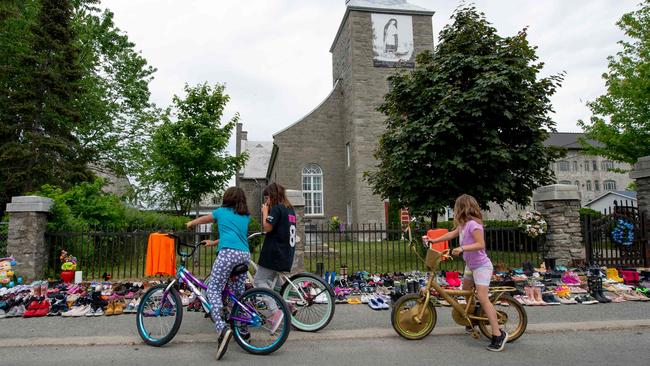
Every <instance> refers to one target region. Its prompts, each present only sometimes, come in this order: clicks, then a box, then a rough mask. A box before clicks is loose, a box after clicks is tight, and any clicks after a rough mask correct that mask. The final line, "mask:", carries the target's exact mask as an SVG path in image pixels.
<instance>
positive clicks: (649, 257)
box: [630, 156, 650, 266]
mask: <svg viewBox="0 0 650 366" xmlns="http://www.w3.org/2000/svg"><path fill="white" fill-rule="evenodd" d="M630 178H632V179H634V181H635V182H636V200H637V205H638V207H639V213H641V215H640V216H641V217H643V218H644V219H645V222H644V223H642V225H641V228H642V229H645V233H643V236H644V237H645V239H646V240H645V241H644V242H643V243H642V244H643V247H642V250H643V249H645V251H644V253H643V255H644V257H645V265H646V266H648V265H650V243H648V239H649V238H650V220H649V218H650V156H644V157H642V158H640V159H639V160H638V161H637V162H636V164H634V170H632V172H630ZM643 213H645V214H643Z"/></svg>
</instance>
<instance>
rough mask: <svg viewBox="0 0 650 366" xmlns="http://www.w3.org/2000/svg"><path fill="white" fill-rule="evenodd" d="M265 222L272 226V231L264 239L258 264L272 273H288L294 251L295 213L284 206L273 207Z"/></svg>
mask: <svg viewBox="0 0 650 366" xmlns="http://www.w3.org/2000/svg"><path fill="white" fill-rule="evenodd" d="M266 222H268V223H269V224H271V225H273V230H271V231H269V232H268V233H266V236H265V237H264V245H263V246H262V252H261V253H260V261H259V264H260V266H262V267H264V268H268V269H272V270H274V271H280V272H288V271H290V270H291V265H292V264H293V255H294V253H295V249H296V213H295V211H294V210H293V209H291V208H287V207H286V206H284V205H275V206H273V207H271V211H270V212H269V216H268V217H267V218H266Z"/></svg>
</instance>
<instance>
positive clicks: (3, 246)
mask: <svg viewBox="0 0 650 366" xmlns="http://www.w3.org/2000/svg"><path fill="white" fill-rule="evenodd" d="M8 229H9V223H8V222H0V258H1V257H5V256H7V234H8Z"/></svg>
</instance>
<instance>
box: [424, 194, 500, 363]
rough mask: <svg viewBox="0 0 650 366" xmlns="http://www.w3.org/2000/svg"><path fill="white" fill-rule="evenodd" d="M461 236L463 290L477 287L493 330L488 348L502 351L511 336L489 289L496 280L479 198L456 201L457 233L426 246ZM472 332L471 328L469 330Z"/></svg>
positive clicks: (466, 197)
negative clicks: (487, 245) (487, 248)
mask: <svg viewBox="0 0 650 366" xmlns="http://www.w3.org/2000/svg"><path fill="white" fill-rule="evenodd" d="M457 237H460V240H459V242H460V246H459V247H457V248H454V249H453V250H452V252H451V254H452V255H460V253H463V259H464V260H465V273H464V276H463V289H464V290H471V289H474V288H476V297H477V298H478V300H479V302H480V303H481V307H482V308H483V311H485V314H486V315H487V317H488V320H489V321H490V326H491V327H492V334H493V336H492V343H490V345H488V347H487V349H488V350H490V351H497V352H498V351H501V350H503V347H504V346H505V344H506V342H507V341H508V333H506V331H505V330H502V329H500V328H499V323H498V321H497V313H496V310H495V309H494V305H492V303H491V302H490V298H489V294H488V293H489V288H490V280H491V279H492V271H493V267H492V262H491V261H490V258H488V256H487V253H486V252H485V239H484V237H483V215H482V214H481V208H480V207H479V205H478V202H476V199H475V198H474V197H472V196H470V195H468V194H464V195H462V196H460V197H458V198H457V199H456V203H455V205H454V230H452V231H450V232H449V233H447V234H445V235H443V236H441V237H439V238H436V239H433V240H431V239H429V238H428V237H427V236H424V237H423V238H422V239H423V240H424V241H425V243H437V242H441V241H447V240H451V239H454V238H457ZM468 328H469V329H468V330H469V331H471V330H472V329H471V327H468Z"/></svg>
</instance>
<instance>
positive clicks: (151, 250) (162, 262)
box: [144, 233, 176, 276]
mask: <svg viewBox="0 0 650 366" xmlns="http://www.w3.org/2000/svg"><path fill="white" fill-rule="evenodd" d="M144 274H145V276H158V275H168V276H175V275H176V252H175V251H174V239H173V238H170V237H169V236H167V234H162V233H152V234H151V235H149V244H148V245H147V265H146V267H145V271H144Z"/></svg>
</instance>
